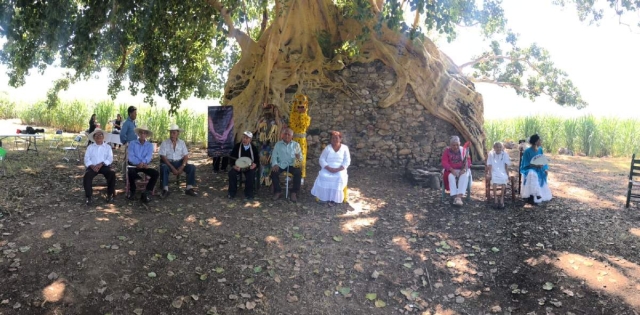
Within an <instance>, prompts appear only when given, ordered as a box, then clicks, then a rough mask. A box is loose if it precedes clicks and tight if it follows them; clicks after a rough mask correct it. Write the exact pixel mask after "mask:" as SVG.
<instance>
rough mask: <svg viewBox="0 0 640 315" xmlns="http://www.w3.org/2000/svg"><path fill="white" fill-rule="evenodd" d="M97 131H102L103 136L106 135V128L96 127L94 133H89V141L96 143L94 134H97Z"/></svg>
mask: <svg viewBox="0 0 640 315" xmlns="http://www.w3.org/2000/svg"><path fill="white" fill-rule="evenodd" d="M96 133H101V134H102V135H103V136H104V135H105V132H104V130H102V129H100V128H96V129H94V130H93V132H92V133H90V134H89V136H88V137H89V141H91V142H93V143H95V142H96V141H95V140H93V136H95V135H96Z"/></svg>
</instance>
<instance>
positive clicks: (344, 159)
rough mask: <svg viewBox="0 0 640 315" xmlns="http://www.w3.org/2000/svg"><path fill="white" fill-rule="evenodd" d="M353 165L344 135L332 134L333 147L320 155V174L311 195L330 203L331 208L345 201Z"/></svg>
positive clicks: (334, 132) (325, 149)
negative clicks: (349, 168) (343, 140)
mask: <svg viewBox="0 0 640 315" xmlns="http://www.w3.org/2000/svg"><path fill="white" fill-rule="evenodd" d="M349 164H351V155H350V154H349V148H348V147H347V146H346V145H344V144H342V134H341V133H340V132H338V131H333V132H331V145H328V146H327V147H326V148H324V150H322V154H321V155H320V167H321V168H322V169H321V170H320V173H318V177H317V178H316V182H315V183H314V184H313V188H312V189H311V194H312V195H314V196H316V197H317V198H318V199H319V200H320V201H323V202H328V205H329V206H330V207H332V206H334V205H335V204H336V203H342V201H343V200H344V188H345V187H346V186H347V180H348V179H349V176H348V175H347V168H348V167H349Z"/></svg>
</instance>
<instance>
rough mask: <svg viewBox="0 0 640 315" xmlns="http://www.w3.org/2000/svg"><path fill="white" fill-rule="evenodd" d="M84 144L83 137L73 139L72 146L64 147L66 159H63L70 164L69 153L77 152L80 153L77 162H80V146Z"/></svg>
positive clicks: (78, 136)
mask: <svg viewBox="0 0 640 315" xmlns="http://www.w3.org/2000/svg"><path fill="white" fill-rule="evenodd" d="M81 143H82V135H77V136H75V137H74V138H73V141H72V142H71V145H70V146H68V147H63V148H62V150H64V151H65V153H64V157H63V159H64V160H65V161H67V162H69V154H71V153H69V152H71V151H76V152H78V159H77V160H76V161H78V162H80V150H79V147H80V144H81Z"/></svg>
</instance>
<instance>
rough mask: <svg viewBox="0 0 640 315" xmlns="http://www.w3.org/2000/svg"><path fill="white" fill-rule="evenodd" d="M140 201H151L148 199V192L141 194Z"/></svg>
mask: <svg viewBox="0 0 640 315" xmlns="http://www.w3.org/2000/svg"><path fill="white" fill-rule="evenodd" d="M140 200H142V202H144V203H148V202H149V201H151V198H149V193H148V192H146V191H145V192H143V193H142V196H141V197H140Z"/></svg>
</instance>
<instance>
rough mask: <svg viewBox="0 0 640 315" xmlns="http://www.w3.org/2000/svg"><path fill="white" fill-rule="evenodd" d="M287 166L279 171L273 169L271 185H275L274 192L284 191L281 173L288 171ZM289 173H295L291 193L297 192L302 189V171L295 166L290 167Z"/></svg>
mask: <svg viewBox="0 0 640 315" xmlns="http://www.w3.org/2000/svg"><path fill="white" fill-rule="evenodd" d="M286 171H287V169H286V168H281V169H280V170H279V171H278V172H274V171H271V185H273V192H274V193H279V192H280V191H282V189H281V188H280V173H282V172H286ZM289 173H291V174H293V188H290V189H289V191H290V192H291V193H297V192H298V191H299V190H300V180H301V179H302V172H301V171H300V168H295V167H293V166H290V167H289Z"/></svg>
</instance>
